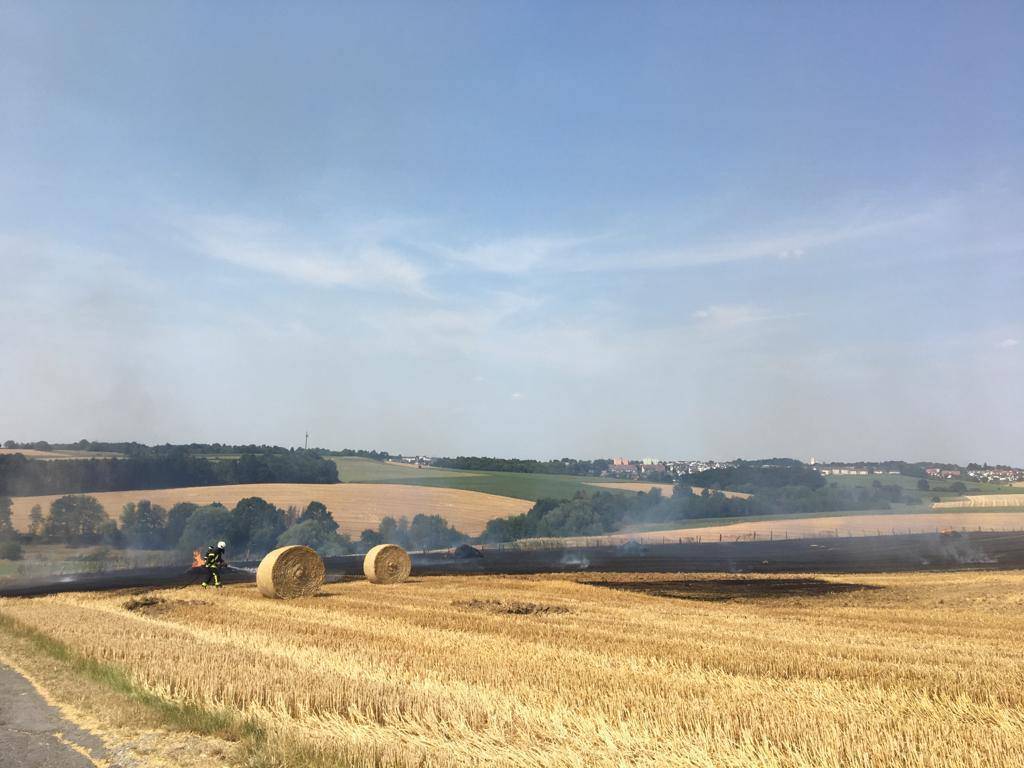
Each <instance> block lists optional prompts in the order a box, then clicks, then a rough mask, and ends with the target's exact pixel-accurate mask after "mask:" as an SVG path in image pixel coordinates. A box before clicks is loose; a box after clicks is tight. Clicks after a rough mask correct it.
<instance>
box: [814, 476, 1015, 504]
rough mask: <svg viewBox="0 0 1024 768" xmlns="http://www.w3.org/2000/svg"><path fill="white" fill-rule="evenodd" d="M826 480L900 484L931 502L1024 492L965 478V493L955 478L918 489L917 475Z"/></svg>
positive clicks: (849, 484) (848, 485) (857, 485)
mask: <svg viewBox="0 0 1024 768" xmlns="http://www.w3.org/2000/svg"><path fill="white" fill-rule="evenodd" d="M825 480H826V482H830V483H832V482H834V483H837V484H838V485H839V486H840V487H846V488H870V487H871V485H872V483H874V482H875V481H876V480H877V481H879V482H880V483H881V484H882V485H898V486H900V487H901V488H902V489H903V492H904V494H906V495H907V496H908V497H911V498H916V499H918V500H919V501H920V502H922V503H924V502H930V501H931V499H932V497H933V496H938V497H939V498H940V499H942V500H944V501H945V500H947V499H952V498H956V497H958V496H971V495H978V494H989V493H1024V488H1014V487H1013V486H1010V485H997V484H995V483H977V482H974V481H968V480H964V481H963V484H964V485H965V486H967V490H966V491H964V492H963V493H960V492H958V491H954V490H951V489H950V486H951V485H952V484H953V483H954V482H956V481H955V480H930V479H929V480H928V486H929V488H928V490H927V491H919V490H918V489H917V481H918V478H916V477H907V476H906V475H830V476H828V477H826V478H825Z"/></svg>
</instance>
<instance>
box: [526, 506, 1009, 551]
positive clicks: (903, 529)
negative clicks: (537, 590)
mask: <svg viewBox="0 0 1024 768" xmlns="http://www.w3.org/2000/svg"><path fill="white" fill-rule="evenodd" d="M719 519H721V518H719ZM737 519H738V520H742V518H737ZM945 530H957V531H959V530H969V531H977V530H982V531H1020V530H1024V508H1020V509H1014V510H1005V511H1002V512H921V513H918V514H874V515H836V516H833V517H794V518H778V519H773V520H755V521H753V522H736V523H726V524H724V525H705V526H691V527H689V528H672V529H669V530H653V531H637V532H625V533H612V534H606V535H603V536H570V537H567V538H564V539H558V541H559V542H561V543H563V544H574V545H582V544H597V543H602V542H620V543H621V542H627V541H633V540H636V541H641V542H642V541H650V542H658V541H661V540H662V539H669V540H676V539H680V538H682V539H687V538H691V539H692V538H696V537H698V536H699V537H700V538H701V540H702V541H717V540H718V537H719V536H721V537H722V540H723V541H744V540H747V539H752V538H757V539H760V538H766V539H767V538H769V537H771V538H779V539H782V538H807V537H814V536H874V535H885V534H892V533H934V532H936V531H945ZM528 541H529V540H528ZM544 541H547V540H546V539H545V540H544Z"/></svg>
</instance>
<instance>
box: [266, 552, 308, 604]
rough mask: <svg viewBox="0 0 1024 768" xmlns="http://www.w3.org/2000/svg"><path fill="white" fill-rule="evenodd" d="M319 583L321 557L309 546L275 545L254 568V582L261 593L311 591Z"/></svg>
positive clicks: (301, 593)
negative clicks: (275, 547)
mask: <svg viewBox="0 0 1024 768" xmlns="http://www.w3.org/2000/svg"><path fill="white" fill-rule="evenodd" d="M323 583H324V561H323V560H321V559H320V555H318V554H317V553H316V552H314V551H313V550H312V549H310V548H309V547H302V546H291V547H281V548H280V549H275V550H274V551H273V552H270V553H269V554H268V555H267V556H266V557H264V558H263V560H262V561H261V562H260V567H259V568H258V569H257V570H256V586H257V587H259V590H260V592H262V593H263V595H264V597H283V598H289V597H304V596H306V595H314V594H316V592H317V590H319V589H320V586H321V585H322V584H323Z"/></svg>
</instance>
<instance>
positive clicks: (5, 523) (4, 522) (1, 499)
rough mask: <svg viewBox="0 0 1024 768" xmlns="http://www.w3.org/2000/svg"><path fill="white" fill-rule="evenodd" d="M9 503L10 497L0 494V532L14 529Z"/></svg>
mask: <svg viewBox="0 0 1024 768" xmlns="http://www.w3.org/2000/svg"><path fill="white" fill-rule="evenodd" d="M11 505H12V502H11V500H10V498H8V497H7V496H0V533H3V532H4V531H13V530H14V525H13V524H12V523H11Z"/></svg>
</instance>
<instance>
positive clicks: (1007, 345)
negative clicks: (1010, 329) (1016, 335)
mask: <svg viewBox="0 0 1024 768" xmlns="http://www.w3.org/2000/svg"><path fill="white" fill-rule="evenodd" d="M1019 344H1020V339H1003V340H1002V341H1000V342H999V344H998V346H999V347H1001V348H1002V349H1012V348H1013V347H1016V346H1018V345H1019Z"/></svg>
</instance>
